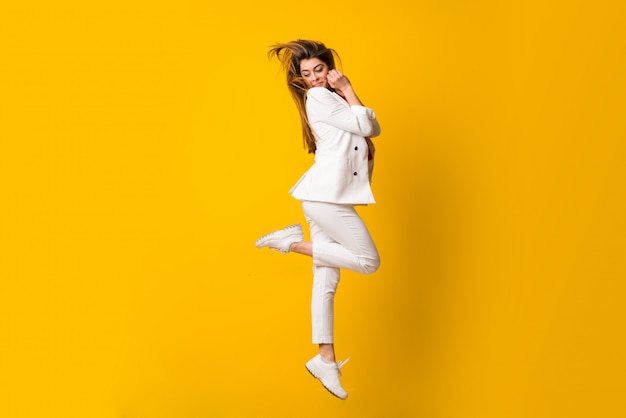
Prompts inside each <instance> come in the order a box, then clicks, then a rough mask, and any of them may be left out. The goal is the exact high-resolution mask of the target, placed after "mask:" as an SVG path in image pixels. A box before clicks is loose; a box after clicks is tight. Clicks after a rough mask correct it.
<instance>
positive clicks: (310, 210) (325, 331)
mask: <svg viewBox="0 0 626 418" xmlns="http://www.w3.org/2000/svg"><path fill="white" fill-rule="evenodd" d="M306 111H307V117H308V120H309V123H310V124H311V128H312V130H313V133H314V135H315V138H316V147H317V149H316V152H315V163H314V164H313V166H312V167H311V168H310V169H309V170H308V171H307V172H306V173H305V174H304V175H303V176H302V177H301V178H300V180H298V182H297V183H296V184H295V186H294V187H293V188H292V189H291V190H290V191H289V192H290V193H291V195H292V196H293V197H294V198H296V199H298V200H300V201H302V209H303V211H304V214H305V217H306V220H307V222H308V224H309V227H310V230H311V241H312V242H313V294H312V298H311V317H312V331H313V343H315V344H319V343H333V342H334V338H333V312H334V296H335V292H336V290H337V285H338V284H339V277H340V271H339V269H340V268H346V269H349V270H353V271H357V272H359V273H363V274H369V273H373V272H374V271H376V270H377V269H378V266H379V265H380V258H379V255H378V251H377V250H376V246H375V245H374V242H373V240H372V238H371V236H370V234H369V232H368V230H367V227H366V226H365V224H364V223H363V221H362V220H361V218H360V217H359V215H358V214H357V213H356V210H355V209H354V205H366V204H369V203H375V200H374V196H373V194H372V190H371V188H370V181H371V172H372V169H373V158H371V159H370V160H368V145H367V141H366V139H365V137H375V136H378V135H379V134H380V126H379V125H378V122H377V120H376V115H375V114H374V111H373V110H372V109H369V108H367V107H364V106H357V105H352V106H350V105H349V104H348V103H347V102H346V101H345V100H344V99H343V98H342V97H341V96H339V95H338V94H336V93H333V92H331V91H330V90H328V89H326V88H323V87H314V88H311V89H309V91H308V93H307V102H306ZM372 151H373V150H372ZM372 154H373V152H372Z"/></svg>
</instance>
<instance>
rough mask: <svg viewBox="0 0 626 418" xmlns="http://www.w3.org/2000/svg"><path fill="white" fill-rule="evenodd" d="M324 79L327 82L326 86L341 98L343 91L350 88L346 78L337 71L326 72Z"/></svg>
mask: <svg viewBox="0 0 626 418" xmlns="http://www.w3.org/2000/svg"><path fill="white" fill-rule="evenodd" d="M326 79H327V80H328V84H329V85H330V86H331V87H332V88H333V89H335V91H336V92H338V93H340V94H341V95H342V96H344V94H343V93H344V91H345V90H347V89H349V88H352V85H351V84H350V80H348V77H346V76H345V75H343V73H342V72H341V71H339V70H337V69H333V70H330V71H329V72H328V75H327V76H326Z"/></svg>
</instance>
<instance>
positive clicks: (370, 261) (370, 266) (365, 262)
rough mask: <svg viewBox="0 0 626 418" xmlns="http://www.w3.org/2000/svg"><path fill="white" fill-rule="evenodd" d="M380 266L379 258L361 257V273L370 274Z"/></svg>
mask: <svg viewBox="0 0 626 418" xmlns="http://www.w3.org/2000/svg"><path fill="white" fill-rule="evenodd" d="M378 267H380V258H378V257H376V258H367V259H361V273H363V274H372V273H374V272H375V271H376V270H378Z"/></svg>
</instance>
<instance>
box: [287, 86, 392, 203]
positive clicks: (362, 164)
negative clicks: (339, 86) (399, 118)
mask: <svg viewBox="0 0 626 418" xmlns="http://www.w3.org/2000/svg"><path fill="white" fill-rule="evenodd" d="M306 112H307V117H308V119H309V123H310V124H311V128H312V130H313V134H314V136H315V143H316V147H317V150H316V152H315V163H314V164H313V165H312V166H311V168H309V170H308V171H307V172H306V173H304V175H303V176H302V177H301V178H300V180H298V182H297V183H296V184H295V185H294V186H293V187H292V188H291V190H289V193H290V194H291V195H292V196H293V197H294V198H296V199H298V200H310V201H317V202H330V203H340V204H354V205H358V204H369V203H376V201H375V200H374V195H373V194H372V189H371V188H370V181H371V177H370V174H371V170H372V169H373V160H372V161H369V164H368V146H367V141H366V140H365V137H370V138H372V137H375V136H378V135H380V126H379V125H378V121H377V120H376V115H375V114H374V111H373V110H372V109H370V108H367V107H364V106H357V105H352V106H350V105H349V104H348V103H347V102H346V101H345V100H344V99H343V98H342V97H341V96H339V95H338V94H337V93H333V92H331V91H330V90H328V89H326V88H324V87H313V88H311V89H309V91H308V92H307V102H306ZM372 153H373V150H372Z"/></svg>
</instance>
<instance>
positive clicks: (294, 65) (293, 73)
mask: <svg viewBox="0 0 626 418" xmlns="http://www.w3.org/2000/svg"><path fill="white" fill-rule="evenodd" d="M268 56H269V57H270V58H271V57H276V58H277V59H278V61H280V63H281V64H282V66H283V69H284V70H285V73H286V75H287V87H288V88H289V91H290V92H291V96H292V97H293V100H294V101H295V102H296V106H297V108H298V113H299V114H300V122H301V123H302V137H303V142H304V145H305V147H306V148H308V151H309V153H315V149H316V146H315V136H314V135H313V131H312V130H311V125H310V124H309V119H308V118H307V116H306V92H307V90H308V86H307V84H306V82H305V81H304V78H302V75H301V74H300V62H301V61H303V60H308V59H312V58H317V59H319V60H320V61H322V62H324V63H325V64H326V65H328V69H329V70H332V69H334V68H335V57H336V58H337V59H338V60H340V58H339V55H337V53H336V52H335V51H334V50H332V49H330V48H326V46H325V45H324V44H323V43H321V42H317V41H309V40H305V39H298V40H296V41H291V42H287V43H284V44H276V45H273V46H272V48H271V49H270V50H269V52H268Z"/></svg>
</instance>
